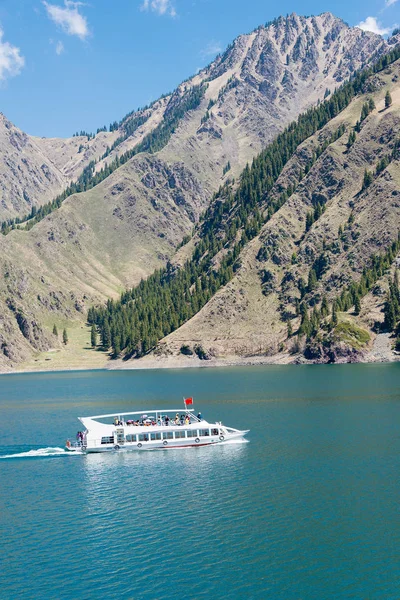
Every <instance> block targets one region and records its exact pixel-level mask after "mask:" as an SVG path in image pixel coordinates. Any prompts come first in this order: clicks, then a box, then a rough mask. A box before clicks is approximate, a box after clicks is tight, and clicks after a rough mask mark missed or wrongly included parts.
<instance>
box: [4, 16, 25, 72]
mask: <svg viewBox="0 0 400 600" xmlns="http://www.w3.org/2000/svg"><path fill="white" fill-rule="evenodd" d="M3 35H4V32H3V30H2V29H1V27H0V81H4V80H5V79H7V78H8V77H14V76H15V75H19V74H20V72H21V69H22V68H23V67H24V65H25V59H24V57H23V56H21V51H20V49H19V48H17V47H16V46H12V45H11V44H10V43H9V42H3Z"/></svg>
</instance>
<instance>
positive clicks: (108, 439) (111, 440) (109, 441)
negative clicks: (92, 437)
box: [101, 435, 114, 444]
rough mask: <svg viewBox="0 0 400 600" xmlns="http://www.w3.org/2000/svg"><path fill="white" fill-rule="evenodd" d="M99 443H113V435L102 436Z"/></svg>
mask: <svg viewBox="0 0 400 600" xmlns="http://www.w3.org/2000/svg"><path fill="white" fill-rule="evenodd" d="M101 443H102V444H113V443H114V436H113V435H112V436H111V437H102V438H101Z"/></svg>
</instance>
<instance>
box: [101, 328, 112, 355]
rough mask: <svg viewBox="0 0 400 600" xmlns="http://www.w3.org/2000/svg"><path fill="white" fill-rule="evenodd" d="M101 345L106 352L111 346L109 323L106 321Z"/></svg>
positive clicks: (102, 330) (102, 331)
mask: <svg viewBox="0 0 400 600" xmlns="http://www.w3.org/2000/svg"><path fill="white" fill-rule="evenodd" d="M101 345H102V346H103V348H104V349H105V350H108V349H109V347H110V346H111V332H110V326H109V324H108V321H105V323H104V325H103V327H102V329H101Z"/></svg>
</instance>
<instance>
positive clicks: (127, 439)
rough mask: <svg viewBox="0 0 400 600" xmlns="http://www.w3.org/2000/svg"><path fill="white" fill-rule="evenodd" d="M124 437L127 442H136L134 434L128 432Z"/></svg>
mask: <svg viewBox="0 0 400 600" xmlns="http://www.w3.org/2000/svg"><path fill="white" fill-rule="evenodd" d="M125 439H126V441H127V442H136V435H134V434H133V433H128V434H127V436H126V438H125Z"/></svg>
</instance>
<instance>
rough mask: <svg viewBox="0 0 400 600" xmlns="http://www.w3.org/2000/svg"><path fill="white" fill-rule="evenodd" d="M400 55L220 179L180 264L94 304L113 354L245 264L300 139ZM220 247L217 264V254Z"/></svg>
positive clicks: (141, 346)
mask: <svg viewBox="0 0 400 600" xmlns="http://www.w3.org/2000/svg"><path fill="white" fill-rule="evenodd" d="M399 56H400V50H397V51H396V50H393V51H392V52H391V53H390V56H389V58H385V57H383V58H381V59H380V60H379V61H378V63H377V64H376V65H375V66H374V67H371V68H368V69H366V70H364V71H362V72H360V73H358V74H356V75H355V76H354V77H353V78H352V79H351V80H350V81H349V82H347V83H345V84H343V85H342V86H341V87H340V88H339V89H338V90H337V91H335V92H334V93H333V94H332V95H331V96H330V98H329V99H327V100H325V102H323V103H321V104H320V105H319V106H317V107H314V108H310V109H309V110H308V111H307V112H306V113H304V114H302V115H300V116H299V118H298V119H297V121H295V122H293V123H291V124H290V125H289V126H288V127H287V128H286V129H285V130H284V131H283V132H282V133H281V134H279V135H278V136H277V138H276V139H275V140H274V141H273V142H272V143H271V144H269V146H268V147H267V148H266V149H265V150H263V151H262V152H261V153H260V154H259V155H258V156H257V157H255V158H254V159H253V162H252V165H251V166H249V165H247V166H246V167H245V169H244V171H243V173H242V175H241V178H240V182H239V185H238V187H237V190H236V191H233V187H232V185H231V184H225V185H224V186H222V187H221V188H220V190H219V191H218V192H217V193H216V194H215V195H214V197H213V200H212V203H211V204H210V206H209V208H208V209H207V210H206V212H205V214H204V216H203V218H202V221H201V223H200V226H199V227H198V235H199V242H198V243H197V245H196V247H195V249H194V251H193V254H192V256H191V258H190V259H189V260H188V261H187V262H186V264H185V265H184V266H183V267H182V268H175V269H174V268H172V266H171V265H170V264H168V265H167V266H166V267H165V268H164V269H159V270H157V271H156V272H155V273H153V274H152V275H150V277H149V278H148V279H146V280H145V281H141V282H140V284H139V285H138V286H137V287H135V288H133V289H131V290H128V291H126V292H124V293H123V294H122V295H121V298H120V300H119V301H117V302H114V301H112V300H109V301H108V302H107V304H106V306H104V307H100V308H95V307H92V308H91V309H90V310H89V313H88V322H89V323H90V324H91V325H95V327H96V328H97V329H98V331H99V333H100V337H101V343H102V346H103V347H104V348H105V349H109V348H110V347H111V348H112V355H113V356H114V357H117V356H119V355H120V354H121V352H124V354H125V355H126V356H136V357H140V356H142V355H143V354H145V353H147V352H148V351H149V350H151V349H152V348H154V347H155V346H156V344H157V342H158V341H159V340H160V339H162V338H163V337H165V336H166V335H168V334H169V333H171V332H172V331H174V330H176V329H177V328H178V327H180V326H181V325H182V324H183V323H184V322H185V321H187V320H188V319H190V318H191V317H192V316H193V315H194V314H196V313H197V312H198V311H199V310H200V309H201V308H202V307H203V306H204V305H205V304H206V303H207V302H208V301H209V299H210V298H211V297H212V296H213V295H214V294H215V293H216V292H217V291H218V289H220V288H221V287H222V286H224V285H226V283H228V281H229V280H230V279H231V278H232V277H233V274H234V272H235V270H236V269H237V268H238V266H239V256H240V252H241V250H242V248H243V247H244V245H245V244H246V243H247V242H248V241H249V240H251V239H252V238H254V237H255V236H256V235H257V234H258V233H259V231H260V229H261V227H262V225H263V224H264V223H265V222H266V221H267V220H268V219H269V218H270V217H271V216H272V214H274V212H275V211H276V210H278V209H279V208H280V207H281V206H282V204H283V203H284V202H285V201H286V199H287V198H288V197H289V196H290V195H291V193H293V191H294V190H293V188H290V186H289V188H288V189H287V190H284V191H283V192H282V193H281V195H280V196H279V198H278V199H274V198H272V197H271V198H270V197H269V196H268V194H269V192H270V191H271V190H272V187H273V185H274V183H275V182H276V180H277V178H278V177H279V175H280V173H281V172H282V169H283V168H284V166H285V165H286V163H287V162H288V160H289V159H290V158H291V157H292V156H293V154H294V152H295V151H296V149H297V148H298V146H299V145H300V144H301V143H302V142H303V141H305V140H306V139H307V138H308V137H310V136H311V135H313V134H314V133H315V132H316V131H318V130H319V129H321V128H322V127H324V126H325V125H326V124H327V123H328V122H329V121H330V120H331V119H332V118H334V117H335V116H336V115H337V114H339V112H341V111H342V110H343V109H344V108H345V107H346V106H348V105H349V103H350V102H351V100H352V99H353V98H354V96H355V95H357V94H358V93H360V92H362V89H363V86H364V84H365V81H366V79H367V78H368V77H369V76H370V75H371V73H374V72H377V71H378V70H379V69H381V68H384V67H385V66H387V64H389V62H388V61H389V60H391V61H393V60H396V59H397V58H399ZM390 57H391V58H390ZM340 134H341V135H342V134H343V130H341V131H340ZM301 176H302V175H301V173H300V174H299V177H301ZM321 210H322V209H321ZM239 234H240V235H239ZM218 253H221V254H220V258H221V260H220V262H219V266H217V262H216V260H215V259H216V256H217V254H218Z"/></svg>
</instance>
